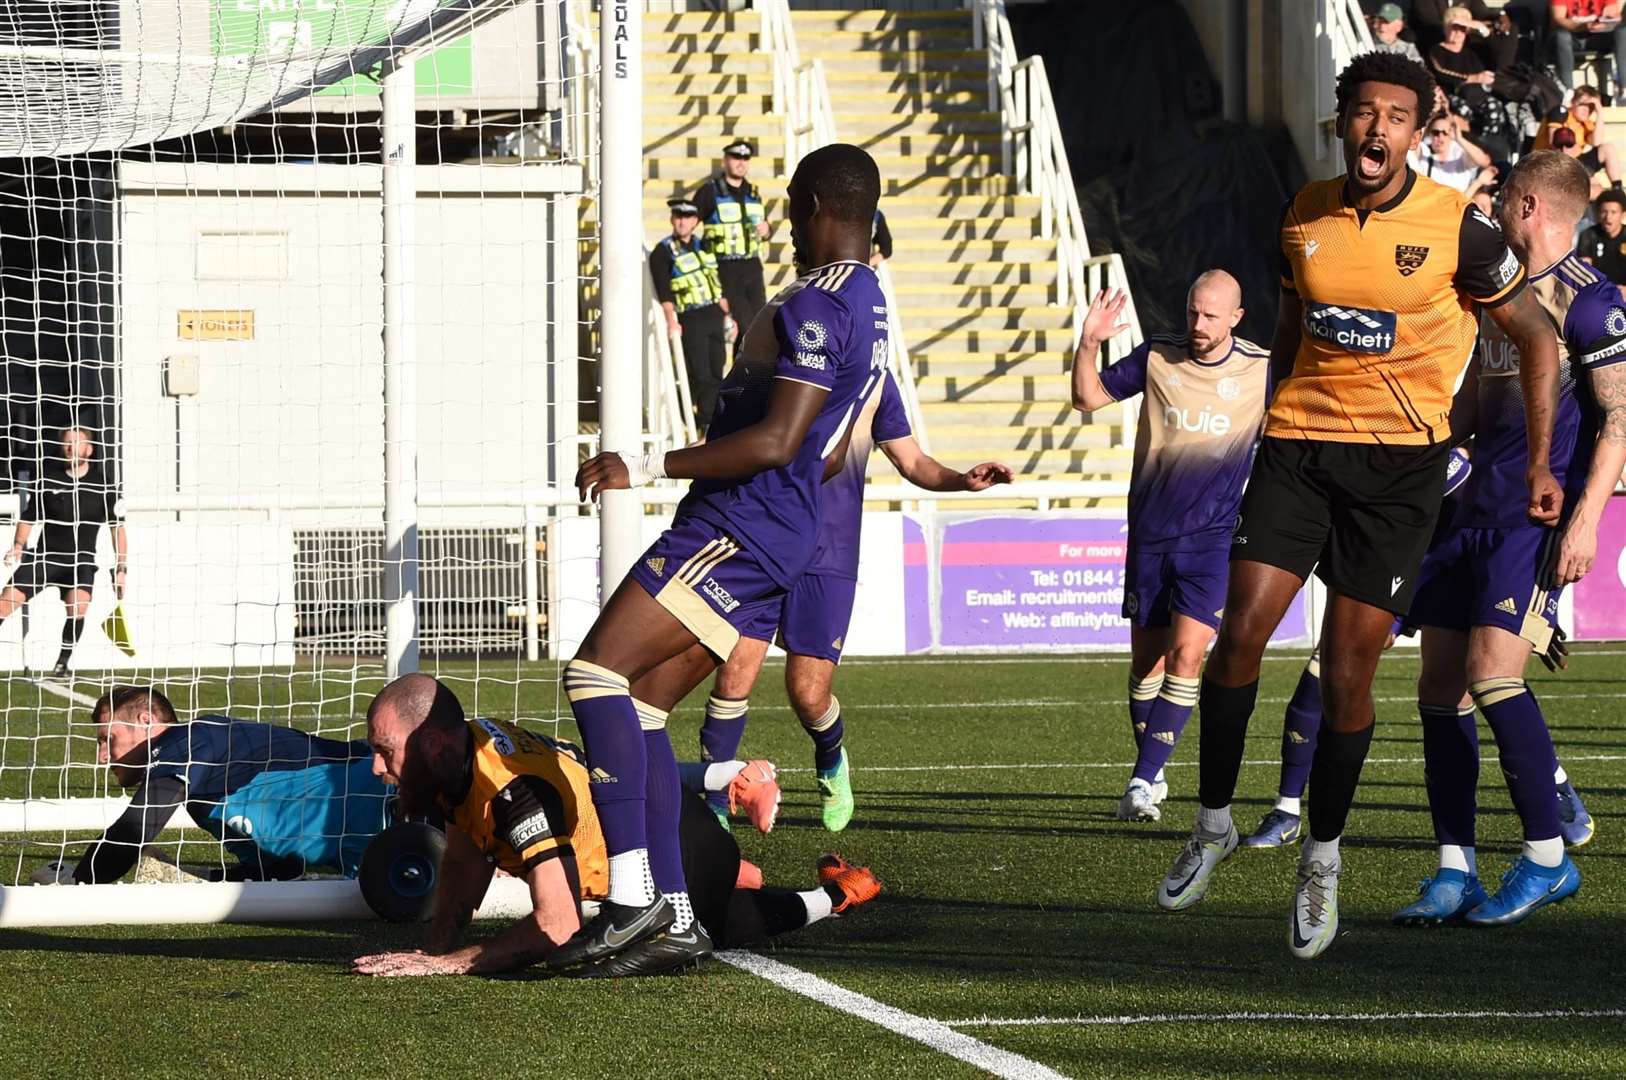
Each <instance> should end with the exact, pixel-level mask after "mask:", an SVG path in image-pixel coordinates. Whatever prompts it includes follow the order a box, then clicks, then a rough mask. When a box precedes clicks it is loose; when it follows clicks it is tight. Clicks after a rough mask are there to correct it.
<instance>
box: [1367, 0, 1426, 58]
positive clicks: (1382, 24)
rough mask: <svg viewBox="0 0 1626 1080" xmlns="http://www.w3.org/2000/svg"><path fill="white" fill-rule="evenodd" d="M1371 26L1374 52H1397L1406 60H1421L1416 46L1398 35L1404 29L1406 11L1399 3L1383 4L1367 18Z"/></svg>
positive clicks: (1421, 56)
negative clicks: (1402, 9)
mask: <svg viewBox="0 0 1626 1080" xmlns="http://www.w3.org/2000/svg"><path fill="white" fill-rule="evenodd" d="M1367 22H1369V23H1370V24H1371V26H1372V49H1373V51H1375V52H1392V53H1399V54H1400V55H1401V56H1404V57H1405V58H1406V59H1408V60H1415V61H1417V62H1418V63H1419V64H1421V63H1422V62H1423V54H1422V53H1420V52H1418V51H1417V46H1416V45H1414V44H1412V43H1411V42H1409V41H1407V40H1406V39H1405V38H1403V37H1401V36H1400V32H1401V31H1402V30H1404V29H1406V13H1405V12H1404V11H1401V10H1400V5H1399V4H1383V5H1381V6H1380V7H1379V8H1378V9H1377V11H1375V12H1373V13H1372V14H1371V15H1370V16H1368V18H1367Z"/></svg>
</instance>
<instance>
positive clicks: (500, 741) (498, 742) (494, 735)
mask: <svg viewBox="0 0 1626 1080" xmlns="http://www.w3.org/2000/svg"><path fill="white" fill-rule="evenodd" d="M477 723H478V724H479V725H480V727H481V728H482V729H483V730H484V731H485V733H486V734H487V735H489V736H491V745H492V746H494V747H496V748H497V753H499V754H501V755H503V756H504V757H507V756H508V755H509V754H512V753H513V752H514V740H513V739H510V738H509V737H508V732H506V731H504V730H503V729H502V728H500V727H498V726H497V725H496V724H494V723H492V722H491V721H490V720H487V719H485V718H484V717H481V718H480V719H479V720H478V721H477Z"/></svg>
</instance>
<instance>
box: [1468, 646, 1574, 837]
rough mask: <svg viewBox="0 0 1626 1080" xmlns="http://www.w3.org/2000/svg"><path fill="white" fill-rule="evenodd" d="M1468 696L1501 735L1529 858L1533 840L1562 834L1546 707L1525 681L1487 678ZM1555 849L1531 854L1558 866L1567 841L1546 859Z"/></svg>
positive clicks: (1498, 748) (1510, 788)
mask: <svg viewBox="0 0 1626 1080" xmlns="http://www.w3.org/2000/svg"><path fill="white" fill-rule="evenodd" d="M1468 692H1469V693H1470V694H1472V695H1473V698H1474V704H1476V705H1478V706H1479V711H1480V712H1482V713H1484V714H1485V721H1486V722H1487V723H1488V724H1490V729H1491V731H1492V733H1494V734H1495V736H1496V753H1497V756H1498V757H1499V758H1500V759H1501V763H1502V776H1503V777H1504V778H1506V780H1507V790H1508V794H1509V795H1511V796H1512V798H1513V806H1514V808H1515V809H1517V810H1518V812H1519V821H1520V822H1522V823H1523V825H1524V839H1525V845H1526V853H1527V854H1530V850H1529V849H1530V843H1531V841H1540V840H1552V839H1553V838H1555V837H1558V836H1561V835H1562V823H1561V822H1560V820H1559V810H1558V799H1557V798H1556V797H1555V796H1554V794H1553V781H1552V775H1553V763H1554V761H1556V760H1557V759H1556V758H1555V757H1554V755H1553V739H1552V736H1551V735H1549V734H1548V732H1547V721H1546V720H1544V719H1543V718H1542V715H1541V706H1540V705H1538V704H1537V703H1536V697H1535V695H1534V694H1532V693H1531V692H1530V687H1529V686H1528V685H1526V684H1525V681H1524V680H1523V679H1519V678H1497V679H1482V680H1481V681H1479V682H1476V683H1474V684H1473V685H1472V686H1470V687H1468ZM1551 847H1552V845H1542V846H1541V847H1540V848H1539V853H1540V857H1537V855H1535V854H1532V855H1531V858H1532V860H1533V861H1535V862H1536V863H1538V864H1539V865H1542V866H1557V865H1558V863H1559V861H1560V860H1561V859H1562V858H1563V852H1564V849H1563V844H1562V842H1560V843H1559V845H1558V857H1557V858H1554V859H1552V861H1551V862H1543V861H1542V859H1543V858H1551Z"/></svg>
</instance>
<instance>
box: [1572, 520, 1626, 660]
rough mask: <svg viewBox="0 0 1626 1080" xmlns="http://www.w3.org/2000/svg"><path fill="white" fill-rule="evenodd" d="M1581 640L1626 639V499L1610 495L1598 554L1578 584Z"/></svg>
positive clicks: (1577, 615) (1601, 524)
mask: <svg viewBox="0 0 1626 1080" xmlns="http://www.w3.org/2000/svg"><path fill="white" fill-rule="evenodd" d="M1572 636H1573V637H1574V638H1576V639H1577V640H1579V641H1614V640H1619V639H1626V499H1618V498H1617V499H1610V500H1609V505H1608V506H1606V507H1604V509H1603V517H1602V518H1601V519H1600V520H1599V522H1598V558H1597V561H1596V562H1594V563H1593V565H1592V572H1591V573H1590V574H1588V575H1587V576H1586V577H1584V578H1582V579H1581V581H1580V583H1579V584H1577V585H1576V586H1575V632H1574V634H1573V635H1572Z"/></svg>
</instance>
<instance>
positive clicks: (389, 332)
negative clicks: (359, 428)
mask: <svg viewBox="0 0 1626 1080" xmlns="http://www.w3.org/2000/svg"><path fill="white" fill-rule="evenodd" d="M416 71H417V64H416V62H415V61H414V60H413V58H412V54H410V53H407V54H405V55H401V56H394V57H391V58H390V59H388V60H386V61H385V62H384V78H383V84H382V87H381V89H382V101H381V103H380V104H381V110H380V113H381V115H380V118H379V123H380V127H381V128H382V132H381V134H382V136H383V143H382V146H383V159H384V164H383V176H382V180H383V256H384V258H383V261H384V567H383V570H384V589H383V599H384V669H385V674H386V675H387V676H388V677H389V678H391V679H394V678H396V677H397V676H400V675H406V674H410V673H411V672H415V671H417V670H418V367H417V359H418V358H417V336H416V333H415V332H414V327H413V312H414V304H413V283H414V273H415V269H416V267H415V248H416V244H415V241H416V238H417V237H416V233H417V228H416V221H415V220H414V217H415V215H416V213H417V196H418V182H417V167H418V133H417V123H418V120H417V101H416V97H417V82H416V80H417V73H416Z"/></svg>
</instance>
